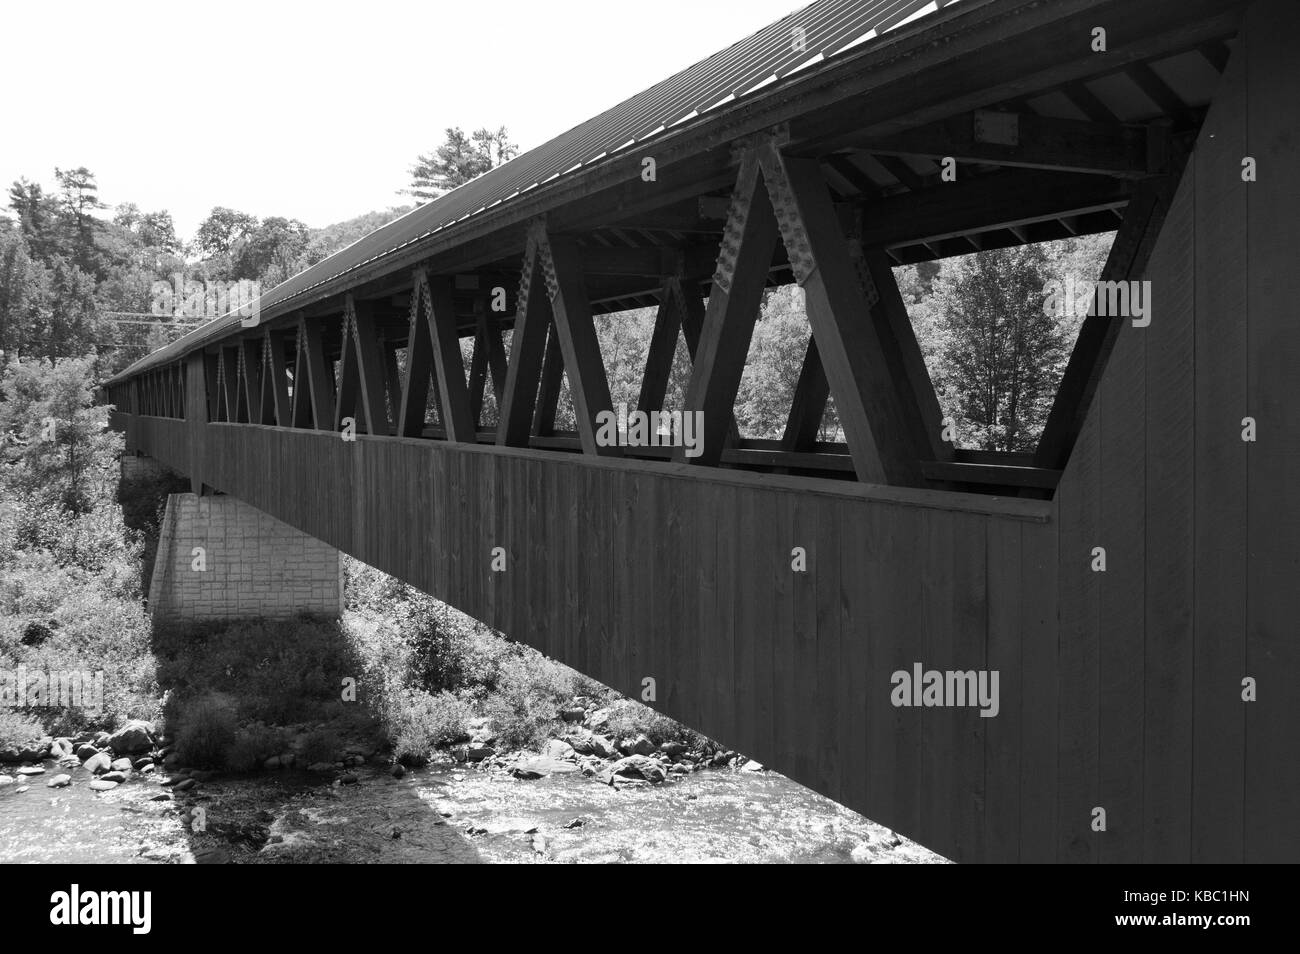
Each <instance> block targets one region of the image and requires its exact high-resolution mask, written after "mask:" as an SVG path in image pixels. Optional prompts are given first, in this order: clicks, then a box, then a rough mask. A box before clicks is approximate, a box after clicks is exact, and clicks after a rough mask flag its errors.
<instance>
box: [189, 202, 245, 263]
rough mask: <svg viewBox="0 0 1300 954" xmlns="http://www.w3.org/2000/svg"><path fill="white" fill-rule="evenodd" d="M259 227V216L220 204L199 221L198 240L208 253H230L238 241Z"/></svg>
mask: <svg viewBox="0 0 1300 954" xmlns="http://www.w3.org/2000/svg"><path fill="white" fill-rule="evenodd" d="M255 228H257V217H256V216H252V215H249V214H248V213H247V212H237V211H236V210H234V209H228V208H226V207H225V206H221V205H218V206H216V207H214V208H213V210H212V211H211V212H209V213H208V217H207V218H206V219H204V220H203V221H202V222H201V223H199V231H198V235H197V236H196V241H197V243H198V246H199V250H200V251H202V252H203V253H205V254H207V255H229V254H230V251H231V249H232V248H234V245H235V243H236V242H238V241H240V240H241V239H246V238H248V236H249V234H250V233H251V232H252V231H253V229H255Z"/></svg>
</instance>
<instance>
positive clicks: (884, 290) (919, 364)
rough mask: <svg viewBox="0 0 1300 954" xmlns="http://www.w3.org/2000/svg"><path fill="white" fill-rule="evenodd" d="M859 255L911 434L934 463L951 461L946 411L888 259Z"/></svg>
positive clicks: (876, 251) (868, 252) (872, 253)
mask: <svg viewBox="0 0 1300 954" xmlns="http://www.w3.org/2000/svg"><path fill="white" fill-rule="evenodd" d="M857 254H858V255H860V258H857V256H856V255H855V265H857V267H858V268H859V269H862V270H865V274H863V275H861V276H860V277H861V280H862V282H863V283H865V284H869V285H870V286H871V287H874V289H875V291H876V300H875V301H874V302H873V304H872V306H871V319H872V322H873V323H874V324H875V325H876V327H877V329H878V333H879V336H880V340H881V342H882V344H884V349H885V356H886V360H887V361H888V362H889V365H890V374H891V377H892V378H893V379H894V381H895V382H896V383H897V384H898V388H899V395H900V400H901V401H902V403H903V408H904V411H905V413H906V415H907V417H908V420H909V429H910V430H911V431H912V433H913V434H917V435H919V441H918V442H919V444H920V448H919V450H920V452H921V453H922V454H924V453H925V452H926V451H928V452H929V454H930V455H931V456H933V457H934V459H935V460H950V459H951V458H952V456H953V447H952V444H950V443H948V442H946V441H944V440H943V439H942V435H943V411H942V410H941V409H940V407H939V398H938V395H936V394H935V393H934V382H932V381H931V380H930V372H929V369H928V368H926V366H925V357H924V355H922V354H921V345H920V343H919V342H918V341H917V340H916V331H915V330H914V329H913V328H912V319H911V317H910V316H909V315H908V313H907V305H906V304H905V303H904V302H903V296H902V293H901V292H900V291H899V290H898V282H897V281H895V279H894V272H893V269H892V268H891V267H890V264H889V258H888V256H886V255H885V254H884V252H882V251H881V250H880V249H868V250H866V251H861V252H858V253H857Z"/></svg>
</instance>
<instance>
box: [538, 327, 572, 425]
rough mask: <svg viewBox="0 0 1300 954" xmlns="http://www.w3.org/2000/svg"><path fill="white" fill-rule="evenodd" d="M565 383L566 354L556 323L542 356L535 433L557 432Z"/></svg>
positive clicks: (548, 335) (547, 339) (547, 337)
mask: <svg viewBox="0 0 1300 954" xmlns="http://www.w3.org/2000/svg"><path fill="white" fill-rule="evenodd" d="M563 385H564V355H563V353H562V352H561V351H560V338H559V335H558V334H556V331H555V325H554V324H552V325H551V329H550V332H549V333H548V334H547V336H546V356H545V357H544V358H542V383H541V387H540V388H538V391H537V411H536V413H535V414H534V415H533V434H534V435H539V436H542V437H550V436H551V435H552V434H554V433H555V412H556V411H557V410H558V409H559V405H560V391H561V390H562V387H563Z"/></svg>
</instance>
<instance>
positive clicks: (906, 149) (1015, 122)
mask: <svg viewBox="0 0 1300 954" xmlns="http://www.w3.org/2000/svg"><path fill="white" fill-rule="evenodd" d="M1089 95H1091V94H1089ZM1094 99H1095V97H1094ZM1103 108H1104V107H1103ZM1094 109H1095V107H1094ZM1147 135H1148V134H1147V129H1146V127H1145V126H1142V125H1136V124H1124V123H1120V122H1118V121H1117V120H1115V119H1114V117H1113V116H1111V118H1110V119H1109V120H1107V121H1102V122H1097V121H1092V120H1086V121H1085V120H1077V119H1058V118H1055V117H1051V116H1039V115H1038V114H1036V113H1030V112H1019V113H1011V112H1002V111H995V110H982V109H981V110H973V111H971V112H967V113H962V114H961V115H958V116H953V117H951V118H949V119H946V120H943V121H942V122H937V123H930V124H928V125H925V126H918V127H916V128H915V129H909V130H906V131H905V132H900V133H896V134H894V135H892V136H869V135H862V136H860V137H849V138H847V139H846V140H845V142H844V145H849V146H853V147H854V148H856V149H861V150H863V151H864V152H869V153H871V155H872V156H874V157H875V159H876V161H877V162H879V163H880V164H881V165H883V166H884V167H885V168H886V169H888V170H889V172H890V173H891V174H893V176H894V177H895V178H896V179H899V180H900V181H901V182H902V183H903V184H904V185H905V186H907V187H908V188H909V189H911V190H912V191H914V192H915V191H919V190H920V189H922V188H924V186H925V181H924V178H923V177H922V176H921V175H920V174H919V173H917V172H916V171H915V170H913V169H912V168H911V167H910V166H907V165H906V164H904V163H903V161H902V159H901V158H900V157H902V156H924V157H925V158H927V159H936V160H937V159H941V158H944V157H946V156H951V157H952V158H954V159H956V160H957V161H958V162H969V163H983V164H988V165H999V166H1018V167H1023V168H1027V169H1044V170H1049V171H1056V172H1078V173H1091V174H1099V175H1110V176H1124V177H1128V178H1144V177H1146V176H1148V175H1150V174H1151V173H1152V169H1151V168H1150V166H1149V164H1148V161H1147ZM799 153H800V154H803V150H799ZM832 168H834V169H835V170H836V171H837V172H840V171H841V169H840V167H839V166H838V165H832Z"/></svg>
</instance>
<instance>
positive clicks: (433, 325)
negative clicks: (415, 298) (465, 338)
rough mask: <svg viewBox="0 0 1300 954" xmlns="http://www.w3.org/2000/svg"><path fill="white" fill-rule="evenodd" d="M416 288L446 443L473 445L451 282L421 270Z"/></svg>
mask: <svg viewBox="0 0 1300 954" xmlns="http://www.w3.org/2000/svg"><path fill="white" fill-rule="evenodd" d="M416 287H417V288H420V289H421V290H422V294H423V296H424V299H425V302H426V307H425V311H424V315H425V319H426V324H427V327H428V331H429V338H430V340H431V341H432V342H433V367H434V375H435V377H436V379H437V382H438V398H439V406H440V408H441V410H442V426H443V427H444V428H445V429H446V431H447V439H448V440H451V441H458V442H460V443H466V444H472V443H474V442H475V440H476V438H475V432H476V428H475V424H474V418H473V415H472V414H471V413H470V404H469V390H468V388H467V387H466V385H465V359H464V358H463V357H462V355H461V350H460V334H459V332H458V330H457V321H456V309H455V306H454V305H453V303H452V297H451V281H450V280H449V279H448V278H446V277H444V276H432V277H431V276H429V275H428V274H427V273H426V272H425V271H424V270H423V269H421V270H420V271H419V275H418V278H417V280H416Z"/></svg>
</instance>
